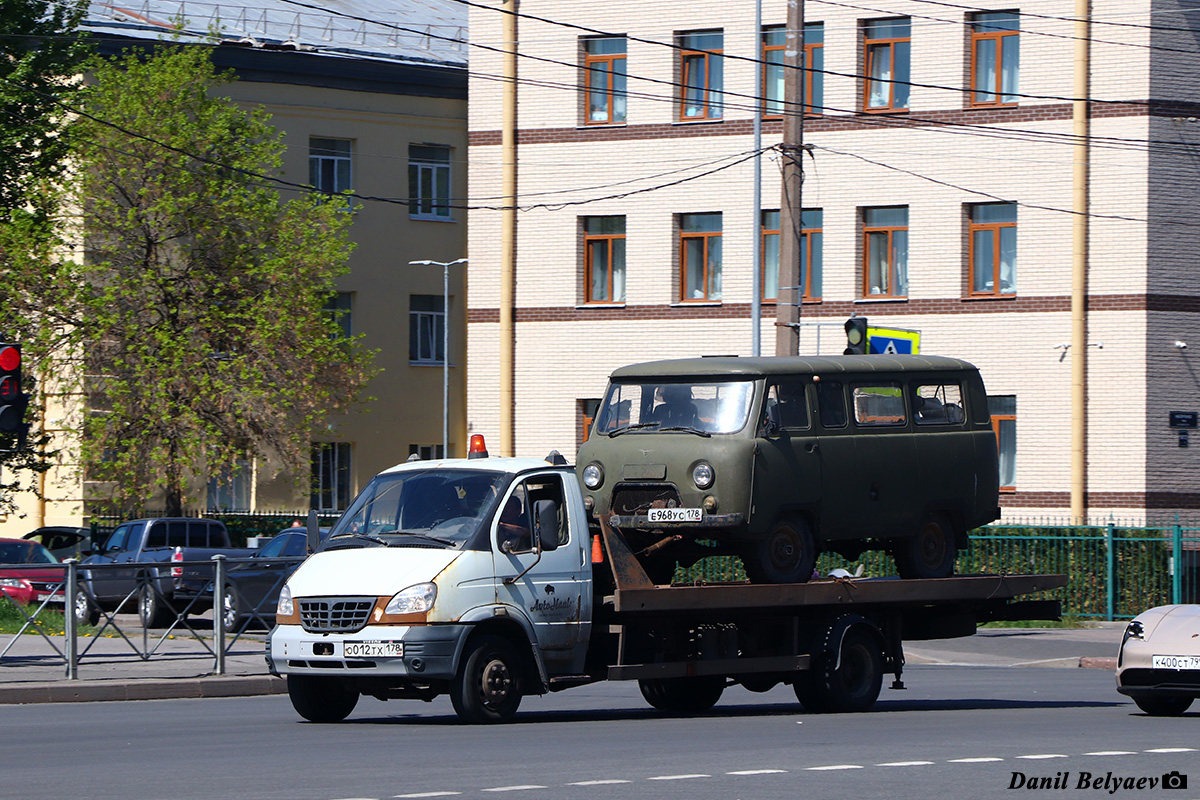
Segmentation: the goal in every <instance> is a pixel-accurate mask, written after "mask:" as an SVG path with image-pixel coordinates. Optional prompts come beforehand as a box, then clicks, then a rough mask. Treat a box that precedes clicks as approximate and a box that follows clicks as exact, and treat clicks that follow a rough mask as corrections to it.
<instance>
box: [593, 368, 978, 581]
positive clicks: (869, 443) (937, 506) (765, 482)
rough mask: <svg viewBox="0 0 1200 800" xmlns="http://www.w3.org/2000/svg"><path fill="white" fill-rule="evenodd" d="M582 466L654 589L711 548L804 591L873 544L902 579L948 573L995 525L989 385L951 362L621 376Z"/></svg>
mask: <svg viewBox="0 0 1200 800" xmlns="http://www.w3.org/2000/svg"><path fill="white" fill-rule="evenodd" d="M576 463H577V466H576V470H577V472H578V475H579V479H580V482H581V483H582V485H583V487H584V494H585V503H586V504H587V505H588V507H589V508H590V510H591V512H592V513H593V515H595V516H601V515H603V516H605V517H606V518H608V519H609V520H610V522H611V523H612V524H613V525H615V526H617V527H619V528H620V529H621V531H622V533H623V534H624V535H625V537H626V539H627V540H629V541H630V543H631V545H632V546H633V548H634V550H635V551H636V552H639V553H640V555H641V557H642V562H643V564H644V565H645V566H646V568H647V571H648V573H649V574H650V576H651V578H652V579H655V580H656V581H660V582H661V581H663V580H667V579H669V576H670V574H671V573H672V572H673V570H674V567H675V563H676V561H679V562H681V563H684V564H685V565H686V564H690V563H694V562H695V561H696V560H697V559H698V558H700V557H703V556H704V555H711V554H715V553H736V554H738V555H740V556H741V558H742V561H743V563H744V564H745V568H746V573H747V575H748V576H749V577H750V579H751V580H752V581H754V582H755V583H795V582H803V581H806V580H808V579H809V577H811V575H812V572H813V565H814V562H815V560H816V557H817V555H818V554H819V553H820V552H822V551H827V550H828V551H834V552H837V553H840V554H842V555H844V556H846V557H847V558H857V557H858V556H859V555H860V554H861V553H862V552H863V551H864V550H869V549H881V550H887V551H889V552H890V553H892V555H893V556H894V557H895V560H896V565H897V568H898V569H899V571H900V575H901V576H902V577H914V578H938V577H946V576H949V575H951V574H953V571H954V561H955V556H956V555H957V551H958V549H959V548H960V547H964V546H965V545H966V533H967V531H968V530H970V529H972V528H975V527H977V526H979V525H983V524H985V523H988V522H991V521H992V520H994V519H997V518H998V517H999V516H1000V509H999V508H998V499H999V469H998V462H997V455H996V438H995V434H994V433H993V431H992V425H991V418H990V417H989V415H988V408H987V395H986V393H985V391H984V388H983V380H982V379H981V378H980V376H979V370H978V369H976V368H975V367H974V366H973V365H971V364H968V363H967V362H965V361H961V360H959V359H954V358H943V357H932V356H888V355H866V356H839V357H801V358H738V357H731V356H721V357H712V358H692V359H680V360H672V361H654V362H648V363H645V364H634V365H631V366H628V367H622V368H621V369H618V370H617V371H616V372H614V373H613V374H612V376H611V378H610V381H609V386H608V389H607V391H606V393H605V397H604V400H603V402H602V403H601V405H600V408H599V410H598V411H597V414H596V419H595V423H594V425H593V428H592V431H591V435H590V437H589V438H588V440H587V441H586V442H585V443H584V444H583V446H582V447H581V448H580V450H579V457H578V460H577V462H576ZM698 542H699V544H698Z"/></svg>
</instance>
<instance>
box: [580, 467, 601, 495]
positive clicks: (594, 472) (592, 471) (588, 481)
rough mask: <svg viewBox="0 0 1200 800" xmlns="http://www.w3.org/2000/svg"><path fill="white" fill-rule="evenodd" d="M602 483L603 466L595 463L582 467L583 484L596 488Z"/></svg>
mask: <svg viewBox="0 0 1200 800" xmlns="http://www.w3.org/2000/svg"><path fill="white" fill-rule="evenodd" d="M602 483H604V467H602V466H600V465H599V464H597V463H595V462H594V461H593V462H592V463H591V464H588V465H587V466H586V467H584V468H583V485H584V486H586V487H587V488H589V489H598V488H600V484H602Z"/></svg>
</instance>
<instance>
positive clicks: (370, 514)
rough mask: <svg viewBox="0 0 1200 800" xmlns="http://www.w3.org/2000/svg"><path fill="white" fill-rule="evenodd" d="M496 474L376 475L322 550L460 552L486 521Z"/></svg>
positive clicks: (498, 487)
mask: <svg viewBox="0 0 1200 800" xmlns="http://www.w3.org/2000/svg"><path fill="white" fill-rule="evenodd" d="M505 480H506V476H505V474H504V473H501V472H494V471H483V470H465V469H430V470H421V471H416V472H393V473H389V474H385V475H377V476H376V477H375V478H374V479H373V480H372V481H371V482H370V483H369V484H367V487H366V488H365V489H363V491H362V493H361V494H359V496H358V497H356V498H355V499H354V502H353V503H351V504H350V508H349V510H347V511H346V513H345V514H343V515H342V518H341V519H339V520H338V522H337V525H335V526H334V529H333V531H332V532H331V533H330V535H329V540H328V542H327V543H326V547H325V548H324V549H327V550H329V549H338V548H339V547H340V546H346V545H349V544H351V543H355V545H354V546H370V545H371V543H372V542H374V543H375V544H377V545H380V544H381V545H387V546H403V545H408V544H416V545H422V546H435V547H436V546H444V547H459V546H461V545H462V544H463V543H464V542H465V541H467V540H468V539H470V538H471V536H472V535H473V534H474V533H475V532H476V531H477V530H478V529H479V526H480V524H481V522H482V521H483V520H486V519H490V518H491V513H492V510H493V508H494V506H495V504H496V498H497V497H498V495H499V494H500V492H502V491H503V490H504V483H505Z"/></svg>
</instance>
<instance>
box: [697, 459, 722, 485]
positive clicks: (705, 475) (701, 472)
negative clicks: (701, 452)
mask: <svg viewBox="0 0 1200 800" xmlns="http://www.w3.org/2000/svg"><path fill="white" fill-rule="evenodd" d="M716 478H717V473H716V472H715V471H714V470H713V468H712V464H709V463H708V462H707V461H701V462H699V463H697V464H696V466H694V467H692V483H694V484H696V488H697V489H707V488H708V487H710V486H712V485H713V481H714V480H716Z"/></svg>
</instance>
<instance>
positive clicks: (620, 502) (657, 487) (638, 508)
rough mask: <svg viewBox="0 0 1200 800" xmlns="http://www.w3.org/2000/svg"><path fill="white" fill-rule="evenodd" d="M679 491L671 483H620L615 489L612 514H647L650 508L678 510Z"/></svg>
mask: <svg viewBox="0 0 1200 800" xmlns="http://www.w3.org/2000/svg"><path fill="white" fill-rule="evenodd" d="M678 506H679V490H678V489H676V488H675V485H674V484H670V483H618V484H617V485H616V486H615V487H614V488H613V494H612V512H613V513H614V514H619V515H621V516H629V515H632V514H645V513H646V510H647V509H649V508H678Z"/></svg>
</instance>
